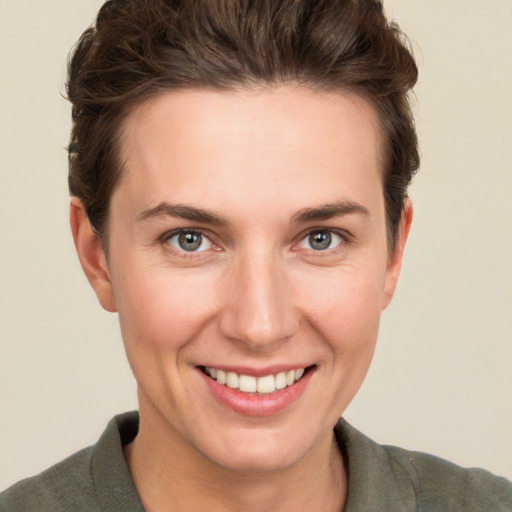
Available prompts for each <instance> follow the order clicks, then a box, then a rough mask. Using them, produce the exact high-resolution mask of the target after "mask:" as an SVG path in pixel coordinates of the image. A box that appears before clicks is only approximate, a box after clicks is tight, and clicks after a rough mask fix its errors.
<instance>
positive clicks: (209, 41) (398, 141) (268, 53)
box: [67, 0, 419, 247]
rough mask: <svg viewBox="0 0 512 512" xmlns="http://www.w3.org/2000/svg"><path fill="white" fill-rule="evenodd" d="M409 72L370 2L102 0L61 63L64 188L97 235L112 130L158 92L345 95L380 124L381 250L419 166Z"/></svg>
mask: <svg viewBox="0 0 512 512" xmlns="http://www.w3.org/2000/svg"><path fill="white" fill-rule="evenodd" d="M417 74H418V71H417V67H416V64H415V62H414V58H413V57H412V55H411V52H410V50H409V49H408V45H407V41H406V39H405V36H404V35H403V33H402V32H401V31H400V29H399V28H398V26H397V25H396V24H395V23H391V22H389V21H387V19H386V17H385V15H384V12H383V7H382V3H381V2H379V1H377V0H110V1H108V2H106V3H105V4H104V5H103V7H102V8H101V10H100V11H99V13H98V17H97V19H96V23H95V25H93V26H92V27H90V28H89V29H87V30H86V31H85V32H84V34H83V35H82V36H81V38H80V40H79V41H78V43H77V46H76V48H75V49H74V52H73V54H72V55H71V57H70V61H69V71H68V82H67V93H68V97H69V99H70V101H71V103H72V105H73V110H72V118H73V128H72V134H71V141H70V144H69V188H70V192H71V194H72V195H75V196H77V197H79V198H80V199H81V200H82V202H83V204H84V206H85V208H86V211H87V215H88V217H89V220H90V222H91V224H92V226H93V227H94V228H95V229H96V231H97V232H98V233H99V234H100V236H102V235H105V233H106V230H107V228H108V209H109V202H110V197H111V195H112V192H113V190H114V187H115V186H116V183H117V182H118V180H119V178H120V175H121V167H122V166H121V162H120V158H119V154H118V149H119V133H120V126H121V123H122V120H123V119H124V117H125V116H126V115H127V114H128V113H129V112H130V111H131V108H132V107H133V106H135V105H137V104H139V103H141V102H142V101H144V100H146V99H148V98H150V97H152V96H155V95H157V94H159V93H161V92H163V91H169V90H176V89H184V88H191V87H210V88H215V89H220V90H230V89H234V88H237V87H240V86H242V87H244V86H245V87H265V86H272V85H278V84H284V83H295V84H298V85H303V86H305V87H310V88H312V89H313V90H341V91H343V90H346V91H352V92H355V93H356V94H358V95H360V96H362V97H364V98H365V99H367V100H368V101H370V102H371V103H372V104H373V105H374V107H375V108H376V109H377V112H378V114H379V119H380V122H381V127H382V133H383V147H384V159H383V161H384V169H383V173H384V174H383V176H384V178H383V179H384V195H385V204H386V221H387V228H388V238H389V245H390V247H392V246H393V245H394V240H395V238H396V232H397V228H398V225H399V222H400V215H401V212H402V209H403V205H404V200H405V198H406V197H407V187H408V185H409V183H410V181H411V178H412V176H413V175H414V173H415V172H416V170H417V169H418V166H419V155H418V144H417V137H416V131H415V127H414V121H413V117H412V113H411V108H410V105H409V101H408V93H409V91H410V89H411V88H412V87H413V86H414V84H415V82H416V79H417Z"/></svg>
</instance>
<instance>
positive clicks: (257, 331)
mask: <svg viewBox="0 0 512 512" xmlns="http://www.w3.org/2000/svg"><path fill="white" fill-rule="evenodd" d="M284 267H285V263H284V262H281V261H279V256H277V255H273V254H265V255H260V256H256V255H248V256H247V257H240V258H239V259H237V260H236V261H235V262H233V265H232V266H231V268H230V270H229V277H228V278H227V279H226V280H225V284H226V285H227V286H226V287H225V288H224V289H223V295H224V297H223V300H222V308H221V311H220V315H219V326H220V330H221V332H222V334H223V335H224V336H226V337H228V338H230V339H233V340H238V341H240V342H243V343H244V344H246V345H247V346H248V347H250V348H251V349H252V350H255V351H266V350H271V349H273V348H275V346H276V345H277V344H279V343H281V342H283V341H284V340H287V339H289V338H290V337H291V336H293V335H294V334H295V333H296V331H297V329H298V326H299V314H298V310H297V308H296V307H295V306H294V298H295V294H294V293H293V286H292V283H291V282H290V280H289V278H288V276H287V273H286V270H285V268H284Z"/></svg>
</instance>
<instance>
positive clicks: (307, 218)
mask: <svg viewBox="0 0 512 512" xmlns="http://www.w3.org/2000/svg"><path fill="white" fill-rule="evenodd" d="M349 214H359V215H363V216H365V217H369V216H370V211H369V210H368V208H366V207H364V206H363V205H361V204H359V203H354V202H351V201H339V202H336V203H329V204H325V205H321V206H318V207H315V208H304V209H303V210H300V211H298V212H297V213H296V214H295V215H294V216H293V218H292V223H293V224H300V223H305V222H311V221H315V220H329V219H332V218H334V217H340V216H343V215H349ZM158 217H175V218H180V219H186V220H191V221H194V222H200V223H203V224H212V225H215V226H226V225H227V224H228V221H227V220H226V219H225V218H224V217H221V216H220V215H218V214H216V213H213V212H210V211H208V210H203V209H202V208H195V207H193V206H187V205H183V204H171V203H168V202H163V203H160V204H159V205H157V206H155V207H153V208H149V209H147V210H144V211H143V212H142V213H140V214H139V215H138V216H137V221H144V220H148V219H152V218H158Z"/></svg>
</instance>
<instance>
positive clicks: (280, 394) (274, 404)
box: [198, 368, 314, 416]
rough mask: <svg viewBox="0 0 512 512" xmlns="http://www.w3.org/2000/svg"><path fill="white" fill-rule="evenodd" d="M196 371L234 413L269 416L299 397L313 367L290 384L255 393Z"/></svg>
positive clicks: (216, 396)
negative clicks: (230, 386)
mask: <svg viewBox="0 0 512 512" xmlns="http://www.w3.org/2000/svg"><path fill="white" fill-rule="evenodd" d="M198 371H199V373H200V374H201V376H202V377H203V379H204V381H205V382H206V384H207V385H208V388H209V389H210V391H211V392H212V394H213V395H214V397H215V398H217V400H219V401H220V402H221V403H222V404H223V405H225V406H227V407H228V408H229V409H231V410H233V411H235V412H236V413H238V414H243V415H246V416H271V415H273V414H277V413H279V412H281V411H283V410H284V409H286V408H287V407H289V406H290V405H291V404H292V403H293V402H295V401H296V400H298V399H299V398H300V396H301V395H302V393H303V392H304V390H305V389H306V386H307V385H308V383H309V380H310V379H311V376H312V375H313V373H314V369H313V368H310V369H309V370H308V371H307V372H306V373H305V374H304V375H303V377H302V378H301V379H300V380H298V381H297V382H295V383H294V384H292V385H291V386H287V387H286V388H284V389H279V390H277V391H274V392H273V393H268V394H264V395H256V394H250V393H243V392H241V391H239V390H238V389H232V388H229V387H228V386H223V385H222V384H219V383H218V382H217V381H216V380H213V379H212V378H211V377H208V375H206V374H204V373H203V372H202V371H201V370H198Z"/></svg>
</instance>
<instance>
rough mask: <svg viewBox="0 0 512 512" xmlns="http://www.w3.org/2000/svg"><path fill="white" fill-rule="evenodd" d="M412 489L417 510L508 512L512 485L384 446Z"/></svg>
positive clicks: (473, 470) (481, 472) (484, 473)
mask: <svg viewBox="0 0 512 512" xmlns="http://www.w3.org/2000/svg"><path fill="white" fill-rule="evenodd" d="M383 449H384V451H385V452H386V453H387V455H388V458H389V460H390V464H396V465H400V466H401V467H402V469H403V471H404V472H405V473H407V475H408V478H409V479H410V481H411V484H412V485H414V487H415V490H416V493H417V500H418V509H419V510H457V511H468V512H469V511H471V512H489V511H493V512H505V511H508V512H511V511H512V483H511V482H509V481H508V480H507V479H505V478H502V477H499V476H496V475H493V474H492V473H490V472H489V471H485V470H483V469H478V468H463V467H460V466H458V465H456V464H453V463H451V462H449V461H447V460H444V459H441V458H439V457H435V456H433V455H429V454H426V453H420V452H413V451H408V450H404V449H401V448H397V447H394V446H383Z"/></svg>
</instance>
